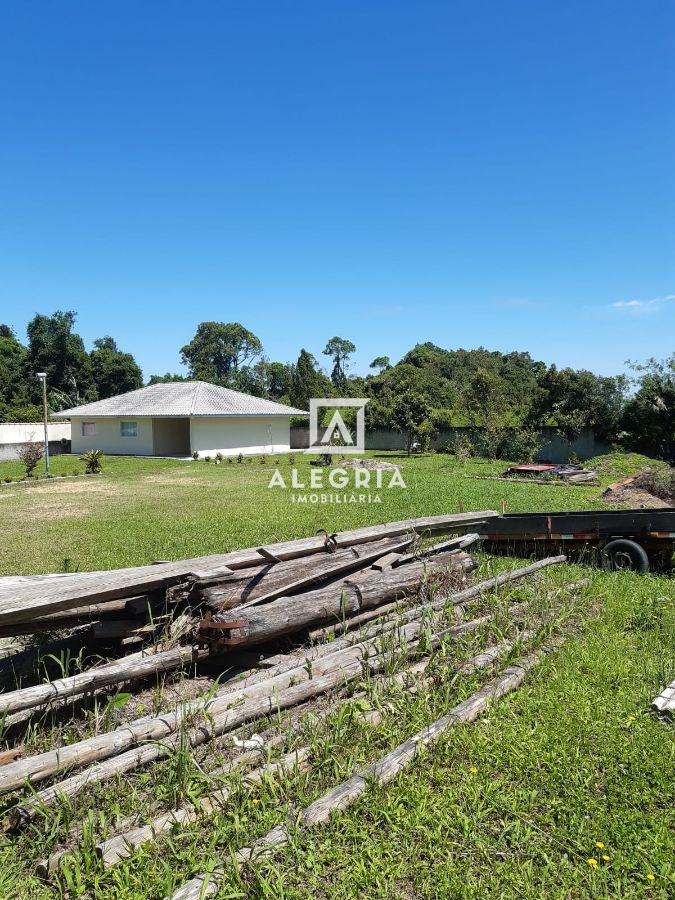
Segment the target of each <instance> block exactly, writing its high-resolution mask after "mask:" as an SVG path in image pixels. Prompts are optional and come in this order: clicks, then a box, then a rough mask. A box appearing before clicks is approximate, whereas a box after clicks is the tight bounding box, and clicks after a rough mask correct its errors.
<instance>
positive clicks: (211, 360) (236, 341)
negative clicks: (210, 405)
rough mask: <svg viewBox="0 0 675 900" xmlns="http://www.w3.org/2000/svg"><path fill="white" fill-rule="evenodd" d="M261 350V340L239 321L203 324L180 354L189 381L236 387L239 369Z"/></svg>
mask: <svg viewBox="0 0 675 900" xmlns="http://www.w3.org/2000/svg"><path fill="white" fill-rule="evenodd" d="M262 349H263V348H262V344H261V343H260V339H259V338H258V337H256V335H255V334H253V332H251V331H249V330H248V329H247V328H244V326H243V325H240V324H239V323H238V322H230V323H225V322H202V323H201V324H200V325H199V326H198V328H197V332H196V334H195V336H194V337H193V338H192V340H191V341H190V343H189V344H186V345H185V346H184V347H183V348H182V349H181V351H180V355H181V361H182V362H183V363H184V365H186V366H187V367H188V369H189V375H190V378H196V379H198V380H199V381H210V382H213V383H214V384H221V385H225V386H236V382H237V374H238V371H239V368H240V367H241V366H242V365H244V363H245V362H246V361H247V360H249V359H254V358H255V357H256V356H259V355H260V354H261V353H262Z"/></svg>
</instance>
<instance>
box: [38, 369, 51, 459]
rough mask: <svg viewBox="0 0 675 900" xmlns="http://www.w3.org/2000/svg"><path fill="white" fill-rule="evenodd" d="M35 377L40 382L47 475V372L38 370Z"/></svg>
mask: <svg viewBox="0 0 675 900" xmlns="http://www.w3.org/2000/svg"><path fill="white" fill-rule="evenodd" d="M37 377H38V378H39V379H40V381H41V382H42V419H43V422H44V426H45V475H46V476H47V477H49V432H48V430H47V373H46V372H38V373H37Z"/></svg>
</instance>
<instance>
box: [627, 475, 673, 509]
mask: <svg viewBox="0 0 675 900" xmlns="http://www.w3.org/2000/svg"><path fill="white" fill-rule="evenodd" d="M633 486H634V487H637V488H640V490H643V491H647V492H648V493H650V494H652V495H653V496H654V497H658V498H659V499H660V500H665V501H666V502H667V503H675V469H673V468H670V469H656V470H654V469H647V470H646V471H645V472H642V473H641V474H640V475H638V476H637V478H636V479H635V481H634V482H633Z"/></svg>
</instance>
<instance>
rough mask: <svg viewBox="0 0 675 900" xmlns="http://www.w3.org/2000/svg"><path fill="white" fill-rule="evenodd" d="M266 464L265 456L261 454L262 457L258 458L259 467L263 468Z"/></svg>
mask: <svg viewBox="0 0 675 900" xmlns="http://www.w3.org/2000/svg"><path fill="white" fill-rule="evenodd" d="M266 462H267V460H266V459H265V456H264V454H263V456H261V457H260V465H261V466H264V465H265V463H266Z"/></svg>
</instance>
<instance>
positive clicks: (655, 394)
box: [621, 353, 675, 464]
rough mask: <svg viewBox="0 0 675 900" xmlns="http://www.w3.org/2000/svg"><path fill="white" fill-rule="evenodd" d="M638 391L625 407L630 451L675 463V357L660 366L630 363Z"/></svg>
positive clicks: (652, 363)
mask: <svg viewBox="0 0 675 900" xmlns="http://www.w3.org/2000/svg"><path fill="white" fill-rule="evenodd" d="M630 366H631V368H632V369H633V371H635V372H637V373H638V376H637V379H636V383H637V391H636V392H635V395H634V396H633V397H632V398H631V399H630V400H629V401H628V403H627V404H626V409H625V411H624V415H623V419H622V423H621V424H622V427H623V430H624V431H625V432H626V435H627V437H628V444H629V446H630V447H631V448H633V449H635V450H639V451H640V452H642V453H647V454H649V455H650V456H657V457H659V458H660V459H665V460H667V461H668V462H670V463H671V464H674V463H675V353H674V354H673V355H672V356H670V357H668V359H664V360H663V361H662V362H659V361H658V360H656V359H649V360H647V362H646V363H645V364H644V365H640V364H638V363H630Z"/></svg>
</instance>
